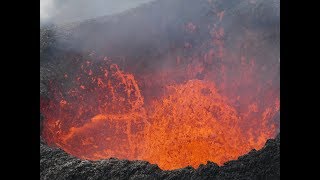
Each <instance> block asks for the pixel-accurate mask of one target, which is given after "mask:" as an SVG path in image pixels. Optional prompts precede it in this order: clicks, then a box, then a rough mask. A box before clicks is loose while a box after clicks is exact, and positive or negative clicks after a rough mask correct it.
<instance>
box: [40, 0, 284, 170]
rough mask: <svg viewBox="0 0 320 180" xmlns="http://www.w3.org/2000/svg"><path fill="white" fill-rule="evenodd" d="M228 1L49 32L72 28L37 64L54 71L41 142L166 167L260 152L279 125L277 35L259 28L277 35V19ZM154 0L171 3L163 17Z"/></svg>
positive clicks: (44, 101) (93, 156)
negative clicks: (50, 56)
mask: <svg viewBox="0 0 320 180" xmlns="http://www.w3.org/2000/svg"><path fill="white" fill-rule="evenodd" d="M232 2H233V3H235V4H237V6H235V5H232V3H230V4H229V3H223V2H220V1H190V4H189V5H188V6H183V7H180V6H179V5H181V4H184V3H183V1H173V2H172V3H169V1H168V2H167V1H163V2H155V3H151V4H148V5H146V6H145V7H141V8H140V9H139V8H138V9H135V11H130V12H127V14H123V15H119V16H118V20H115V21H107V23H106V22H105V21H103V20H102V19H103V18H102V19H97V20H94V21H89V22H85V23H82V24H79V25H76V27H71V30H69V29H68V28H70V27H63V28H62V30H61V29H56V31H57V32H63V33H65V31H67V30H65V29H64V28H67V29H68V32H69V31H70V32H72V33H71V34H72V35H71V37H70V39H71V40H69V42H71V44H67V45H68V46H69V48H70V49H69V50H57V51H62V52H63V53H61V54H64V55H61V56H60V57H59V58H60V60H57V62H55V63H54V64H52V63H50V61H49V62H45V63H43V67H44V68H48V67H50V66H54V69H55V73H56V74H55V75H54V76H52V77H50V78H48V79H46V88H47V94H46V95H45V96H42V98H41V112H42V114H43V115H44V118H45V120H44V122H43V129H42V137H43V138H44V139H45V141H46V143H47V144H48V145H50V146H57V147H59V148H61V149H63V150H64V151H65V152H67V153H69V154H71V155H74V156H76V157H78V158H81V159H88V160H101V159H108V158H110V157H116V158H119V159H128V160H145V161H148V162H150V163H153V164H157V165H158V166H159V167H160V168H161V169H163V170H173V169H178V168H183V167H186V166H192V167H194V168H197V167H198V166H199V165H200V164H205V163H206V162H207V161H213V162H216V163H218V164H219V165H223V164H224V163H225V162H228V161H230V160H235V159H237V158H238V157H239V156H242V155H244V154H246V153H248V152H250V151H251V150H252V149H261V148H262V147H263V146H264V144H265V142H266V140H267V139H269V138H274V137H275V136H276V134H277V133H278V132H279V119H277V118H275V117H276V116H277V115H278V114H279V112H280V101H279V84H278V83H279V61H278V52H277V50H275V49H276V48H274V46H277V43H278V42H274V41H271V42H269V39H268V40H266V41H265V40H263V41H262V39H263V38H265V36H266V31H265V27H266V26H267V31H268V33H269V34H267V35H269V36H267V37H271V38H275V39H276V38H277V33H278V26H276V27H273V26H274V24H273V23H274V21H273V20H271V21H269V20H268V18H266V19H263V20H261V19H259V17H255V16H253V15H252V13H253V14H254V15H256V14H255V13H256V12H255V11H251V9H250V8H257V7H260V6H265V4H263V3H261V2H260V1H257V2H253V1H250V2H249V1H248V2H247V1H241V2H240V1H236V0H235V1H232ZM160 4H162V5H168V4H171V5H172V6H171V7H168V9H167V13H165V14H164V13H161V12H159V10H158V8H157V7H158V6H159V5H160ZM229 6H230V7H233V6H235V7H237V8H243V7H246V8H248V9H250V10H245V9H242V10H243V11H240V12H241V13H240V14H236V13H237V11H236V10H231V9H230V7H229ZM150 9H151V10H150ZM234 9H236V8H234ZM263 10H265V9H263ZM269 10H270V9H268V8H267V9H266V10H265V12H266V13H270V11H269ZM235 11H236V12H235ZM150 12H153V13H154V14H153V16H151V17H149V16H146V14H148V13H150ZM187 12H188V13H187ZM271 12H273V11H271ZM248 15H250V16H248ZM274 16H276V17H277V14H275V15H274V14H273V15H270V17H269V18H274ZM147 17H148V18H147ZM239 19H242V20H241V22H242V23H241V22H239V21H238V20H239ZM178 20H179V21H178ZM129 22H130V23H129ZM147 25H148V26H147ZM129 26H130V28H128V27H129ZM148 28H150V29H148ZM88 29H95V31H96V33H92V34H91V33H89V31H88ZM123 29H130V31H129V32H128V31H124V30H123ZM235 29H237V30H235ZM142 30H144V31H143V34H141V32H142ZM125 33H129V34H131V35H135V37H136V38H134V39H132V38H130V37H128V36H127V35H125ZM165 36H172V38H171V37H169V38H168V37H166V38H164V37H165ZM117 37H122V38H119V39H117ZM139 37H140V39H139ZM262 42H263V43H262ZM57 43H58V44H59V43H60V44H59V46H60V45H61V44H63V43H65V41H63V43H62V42H60V41H59V42H57ZM64 46H66V45H65V44H64ZM57 69H59V70H58V71H57Z"/></svg>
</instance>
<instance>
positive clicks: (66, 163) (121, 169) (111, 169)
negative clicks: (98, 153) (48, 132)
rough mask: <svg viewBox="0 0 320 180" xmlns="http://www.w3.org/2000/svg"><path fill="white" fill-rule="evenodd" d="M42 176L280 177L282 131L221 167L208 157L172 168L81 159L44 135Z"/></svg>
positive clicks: (41, 142) (107, 160)
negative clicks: (202, 161)
mask: <svg viewBox="0 0 320 180" xmlns="http://www.w3.org/2000/svg"><path fill="white" fill-rule="evenodd" d="M40 179H41V180H45V179H57V180H58V179H79V180H81V179H86V180H87V179H135V180H137V179H168V180H169V179H195V180H196V179H199V180H200V179H213V180H214V179H219V180H220V179H233V180H238V179H239V180H240V179H241V180H245V179H270V180H271V179H280V134H278V135H277V137H276V138H275V139H269V140H267V142H266V144H265V146H264V147H263V148H262V149H261V150H258V151H256V150H252V151H250V152H249V153H248V154H246V155H244V156H241V157H239V158H238V160H234V161H229V162H227V163H225V165H223V166H221V167H219V166H218V165H217V164H215V163H213V162H209V161H208V162H207V164H206V165H200V166H199V168H197V169H194V168H192V167H185V168H182V169H177V170H172V171H162V170H161V169H160V168H159V167H158V166H157V165H155V164H150V163H148V162H146V161H138V160H137V161H128V160H119V159H116V158H110V159H106V160H100V161H87V160H80V159H78V158H76V157H73V156H71V155H69V154H67V153H66V152H64V151H63V150H61V149H57V148H51V147H49V146H47V145H46V144H45V142H44V141H43V140H42V139H41V138H40Z"/></svg>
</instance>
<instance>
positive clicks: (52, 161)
mask: <svg viewBox="0 0 320 180" xmlns="http://www.w3.org/2000/svg"><path fill="white" fill-rule="evenodd" d="M208 2H209V1H206V0H199V1H197V0H163V1H156V2H152V3H149V4H146V5H144V6H143V7H138V8H135V9H132V10H130V11H127V12H125V13H122V14H118V15H115V16H106V17H101V18H97V19H92V20H88V21H84V22H77V23H73V24H65V25H58V26H54V27H48V28H43V29H40V63H41V66H40V95H41V96H42V97H49V98H50V94H49V93H48V81H49V80H52V79H54V80H59V79H61V78H62V76H63V73H62V72H63V71H65V70H66V69H68V68H70V67H69V64H70V63H69V60H70V59H74V58H80V59H84V58H85V55H84V54H86V53H91V52H92V51H93V50H94V51H95V52H96V53H97V54H99V53H100V54H104V53H106V54H107V55H108V56H109V57H111V58H112V59H115V60H119V63H120V65H121V62H122V61H121V59H130V61H127V62H126V64H125V65H127V66H130V65H132V64H136V63H138V64H137V66H138V67H141V69H136V71H143V69H152V68H153V66H157V65H158V64H156V63H155V61H154V62H150V59H155V60H160V59H163V57H162V56H166V55H167V54H168V53H167V52H170V51H175V50H176V49H179V47H182V46H184V43H185V42H186V41H187V42H189V43H190V44H191V45H192V46H193V47H195V48H194V49H196V47H200V46H201V44H202V42H204V41H206V38H207V34H208V32H207V30H204V29H205V28H202V29H201V28H200V30H199V31H198V32H197V33H195V34H187V33H181V27H182V26H184V24H185V23H186V22H193V23H195V24H197V25H198V26H199V25H203V26H202V27H206V24H207V23H209V22H212V21H218V19H219V18H220V17H218V16H217V13H218V12H222V10H224V21H223V23H222V25H221V26H223V27H224V30H225V37H226V38H225V39H224V40H225V45H226V47H228V48H233V44H234V41H235V39H239V38H238V37H246V34H250V33H251V35H252V34H254V37H255V38H254V39H250V38H248V39H245V38H244V39H245V40H246V41H247V43H248V44H249V46H250V48H246V47H244V49H242V50H241V51H244V52H245V53H247V54H250V55H252V56H256V57H262V58H260V59H259V60H260V61H270V64H272V63H273V64H275V63H278V57H279V55H280V52H279V49H280V48H279V43H280V25H279V6H280V1H277V0H256V1H254V0H253V1H252V0H230V1H228V2H226V1H224V0H212V1H211V3H208ZM212 4H215V5H214V6H213V5H212ZM248 32H249V33H248ZM248 37H249V36H248ZM250 37H251V36H250ZM240 39H241V38H240ZM194 51H197V50H194ZM188 53H191V50H188V51H186V52H184V54H185V55H188ZM159 62H160V61H159ZM124 68H126V67H124ZM279 77H280V76H279V73H278V74H275V77H274V78H275V79H276V80H275V82H278V81H279ZM275 119H278V120H277V121H280V120H279V119H280V117H279V116H277V117H275ZM43 121H45V118H44V117H43V116H42V115H41V114H40V129H42V127H41V126H42V123H43ZM40 179H280V133H279V134H278V135H277V137H276V138H275V139H270V140H268V141H267V142H266V144H265V146H264V147H263V148H262V149H261V150H258V151H256V150H252V151H251V152H249V153H248V154H246V155H244V156H241V157H239V158H238V160H234V161H229V162H227V163H225V165H223V166H220V167H219V166H218V165H216V164H215V163H214V162H208V163H207V164H206V165H201V166H200V167H199V168H197V169H194V168H192V167H186V168H182V169H178V170H173V171H162V170H161V169H160V168H159V167H158V166H157V165H153V164H150V163H148V162H145V161H128V160H118V159H114V158H111V159H106V160H100V161H95V162H94V161H86V160H81V159H78V158H76V157H73V156H72V155H69V154H67V153H66V152H64V151H63V150H61V149H57V148H52V147H49V146H48V145H46V143H45V141H44V139H42V137H41V135H40Z"/></svg>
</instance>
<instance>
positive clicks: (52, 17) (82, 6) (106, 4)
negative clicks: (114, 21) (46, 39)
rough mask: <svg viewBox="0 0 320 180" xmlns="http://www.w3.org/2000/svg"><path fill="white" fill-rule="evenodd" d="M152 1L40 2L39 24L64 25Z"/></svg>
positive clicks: (43, 0) (79, 0)
mask: <svg viewBox="0 0 320 180" xmlns="http://www.w3.org/2000/svg"><path fill="white" fill-rule="evenodd" d="M149 1H153V0H40V23H41V24H43V23H66V22H73V21H79V20H84V19H90V18H94V17H98V16H104V15H110V14H114V13H119V12H122V11H124V10H127V9H130V8H133V7H137V6H139V5H141V4H142V3H146V2H149Z"/></svg>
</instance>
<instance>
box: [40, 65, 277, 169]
mask: <svg viewBox="0 0 320 180" xmlns="http://www.w3.org/2000/svg"><path fill="white" fill-rule="evenodd" d="M100 63H101V64H100V66H97V67H98V68H97V67H95V66H92V62H90V61H87V62H86V63H85V64H84V65H82V66H81V68H80V72H81V73H75V74H76V75H75V76H74V80H71V82H72V83H71V84H68V85H65V86H64V87H59V88H60V89H59V90H56V91H54V92H53V97H52V100H51V101H50V102H49V104H47V105H42V112H43V113H44V115H45V118H46V120H45V123H44V130H43V137H44V138H45V139H46V141H47V143H48V144H50V145H56V146H58V147H60V148H62V149H64V150H65V151H66V152H68V153H70V154H72V155H75V156H77V157H79V158H83V159H89V160H99V159H106V158H110V157H117V158H120V159H129V160H136V159H140V160H146V161H149V162H151V163H155V164H158V165H159V167H160V168H161V169H168V170H169V169H177V168H182V167H185V166H188V165H190V166H193V167H195V168H196V167H198V166H199V165H200V164H205V163H206V162H207V161H208V160H209V161H213V162H216V163H218V164H219V165H221V164H223V163H224V162H226V161H228V160H233V159H236V158H237V157H239V156H240V155H243V154H245V153H247V152H249V151H250V150H251V149H253V148H255V149H259V148H261V147H262V146H263V145H264V143H265V141H266V139H268V138H271V137H273V136H274V135H275V133H276V130H277V128H276V126H275V125H274V124H273V123H272V122H270V119H271V118H272V117H273V116H274V114H275V113H276V112H278V111H279V101H278V100H277V101H276V102H275V103H274V105H273V106H271V107H268V108H265V109H264V111H263V112H262V113H259V114H260V115H259V116H257V115H255V116H253V115H252V113H256V114H257V112H260V111H261V110H260V109H261V108H260V107H259V105H258V104H257V103H253V104H250V106H249V107H248V108H247V109H248V112H247V113H239V112H238V111H237V109H236V108H234V107H233V106H232V105H231V104H230V103H229V102H228V101H227V100H228V98H226V97H224V96H222V95H221V94H219V93H218V90H217V88H216V86H215V84H214V83H213V82H212V81H209V80H196V79H194V80H188V81H185V82H184V83H179V84H178V83H173V84H171V85H167V86H166V88H165V90H164V91H165V93H164V95H163V96H159V97H158V98H156V99H153V100H152V103H149V104H148V105H146V104H145V101H144V97H143V96H142V93H141V90H140V87H139V85H138V83H137V81H136V80H135V78H134V76H133V75H132V74H129V73H124V72H123V71H121V70H120V69H119V67H118V66H117V65H116V64H112V63H110V62H107V61H102V62H100ZM65 78H70V75H69V76H65ZM62 89H64V91H65V92H66V93H63V91H62ZM146 106H147V107H146ZM248 124H249V126H248Z"/></svg>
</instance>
